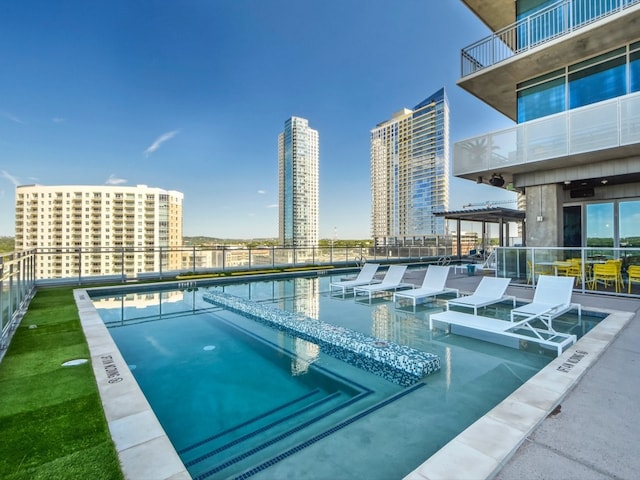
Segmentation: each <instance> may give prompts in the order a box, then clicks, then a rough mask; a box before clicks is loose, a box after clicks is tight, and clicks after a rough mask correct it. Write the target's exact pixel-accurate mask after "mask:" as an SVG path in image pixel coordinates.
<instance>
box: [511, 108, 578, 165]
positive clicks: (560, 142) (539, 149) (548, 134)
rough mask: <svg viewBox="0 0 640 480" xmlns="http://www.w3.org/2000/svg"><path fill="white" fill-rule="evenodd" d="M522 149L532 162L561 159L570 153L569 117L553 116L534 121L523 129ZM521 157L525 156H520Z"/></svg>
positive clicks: (520, 149)
mask: <svg viewBox="0 0 640 480" xmlns="http://www.w3.org/2000/svg"><path fill="white" fill-rule="evenodd" d="M522 132H523V136H524V137H525V138H524V139H523V140H522V147H523V148H518V150H519V151H522V152H527V155H526V159H527V160H528V161H530V162H535V161H540V160H546V159H549V158H556V157H561V156H563V155H567V153H568V149H569V146H568V135H567V116H566V115H564V114H561V115H553V116H550V117H545V118H543V119H539V120H535V121H532V122H530V123H528V124H526V128H523V129H522ZM520 156H521V157H522V156H524V155H520Z"/></svg>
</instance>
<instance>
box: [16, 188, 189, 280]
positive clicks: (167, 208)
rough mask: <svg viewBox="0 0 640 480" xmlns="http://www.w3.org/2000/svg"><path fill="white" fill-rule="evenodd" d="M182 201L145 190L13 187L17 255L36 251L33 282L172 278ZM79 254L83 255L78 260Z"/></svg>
mask: <svg viewBox="0 0 640 480" xmlns="http://www.w3.org/2000/svg"><path fill="white" fill-rule="evenodd" d="M182 202H183V194H182V193H180V192H176V191H167V190H162V189H160V188H151V187H147V186H146V185H138V186H136V187H123V186H87V185H65V186H43V185H22V186H18V187H16V225H15V242H16V250H18V251H19V250H27V249H33V248H37V249H38V252H39V253H40V255H38V265H37V266H36V278H64V277H70V276H78V275H82V276H102V275H110V274H116V275H119V274H121V273H123V272H124V273H125V274H126V275H127V276H136V275H137V274H139V273H142V272H157V271H160V270H161V269H162V270H165V271H167V270H177V269H179V268H180V264H181V254H180V252H179V251H171V249H170V248H167V250H166V251H165V253H164V254H163V255H161V254H160V251H159V250H158V249H159V247H177V246H181V245H182ZM78 251H81V252H82V253H83V254H82V255H78Z"/></svg>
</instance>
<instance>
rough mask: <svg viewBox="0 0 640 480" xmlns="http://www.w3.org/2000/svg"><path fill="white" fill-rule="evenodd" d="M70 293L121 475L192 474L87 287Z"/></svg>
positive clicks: (174, 477) (171, 478)
mask: <svg viewBox="0 0 640 480" xmlns="http://www.w3.org/2000/svg"><path fill="white" fill-rule="evenodd" d="M73 296H74V298H75V301H76V305H77V307H78V313H79V316H80V323H81V325H82V329H83V331H84V334H85V337H86V339H87V345H88V346H89V353H90V356H91V364H92V366H93V373H94V375H95V378H96V383H97V385H98V392H99V393H100V399H101V401H102V407H103V410H104V413H105V417H106V419H107V424H108V425H109V431H110V432H111V438H112V439H113V443H114V445H115V449H116V452H117V454H118V458H119V460H120V467H121V469H122V473H123V475H124V478H125V479H131V480H137V479H140V478H153V479H157V480H189V479H191V475H189V472H188V471H187V469H186V467H185V466H184V464H183V463H182V460H181V459H180V457H179V456H178V453H177V452H176V450H175V448H174V447H173V444H172V443H171V441H170V440H169V437H168V436H167V434H166V432H165V431H164V429H163V428H162V426H161V425H160V422H159V421H158V418H157V417H156V415H155V413H154V412H153V410H152V409H151V406H150V405H149V402H148V401H147V399H146V397H145V396H144V394H143V393H142V390H141V389H140V387H139V386H138V382H136V380H135V378H134V377H133V374H132V373H131V370H130V369H129V367H128V365H127V363H126V362H125V361H124V358H122V355H121V353H120V351H119V350H118V347H117V346H116V344H115V342H114V341H113V339H112V338H111V335H110V334H109V331H108V330H107V327H106V326H105V324H104V322H103V321H102V319H101V318H100V315H99V314H98V311H97V310H96V308H95V306H94V305H93V302H92V301H91V298H90V297H89V294H88V293H87V291H86V289H77V290H74V291H73Z"/></svg>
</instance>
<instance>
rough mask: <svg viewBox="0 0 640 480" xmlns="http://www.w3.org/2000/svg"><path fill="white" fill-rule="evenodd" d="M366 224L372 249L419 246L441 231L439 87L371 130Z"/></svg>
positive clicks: (445, 140) (445, 183) (444, 161)
mask: <svg viewBox="0 0 640 480" xmlns="http://www.w3.org/2000/svg"><path fill="white" fill-rule="evenodd" d="M371 196H372V207H371V225H372V234H373V238H374V241H375V244H376V245H379V246H382V245H420V244H423V243H424V241H425V238H426V237H427V236H433V235H443V234H444V233H445V225H444V218H442V217H435V216H434V215H432V212H434V211H442V210H447V208H448V205H449V105H448V101H447V96H446V94H445V91H444V88H442V89H440V90H438V91H437V92H436V93H434V94H433V95H431V96H430V97H428V98H426V99H425V100H423V101H422V102H420V103H419V104H418V105H416V106H415V107H414V108H413V110H409V109H407V108H404V109H402V110H400V111H399V112H396V113H394V114H393V116H392V118H391V119H390V120H387V121H385V122H382V123H380V124H378V125H377V126H376V128H374V129H373V130H372V131H371Z"/></svg>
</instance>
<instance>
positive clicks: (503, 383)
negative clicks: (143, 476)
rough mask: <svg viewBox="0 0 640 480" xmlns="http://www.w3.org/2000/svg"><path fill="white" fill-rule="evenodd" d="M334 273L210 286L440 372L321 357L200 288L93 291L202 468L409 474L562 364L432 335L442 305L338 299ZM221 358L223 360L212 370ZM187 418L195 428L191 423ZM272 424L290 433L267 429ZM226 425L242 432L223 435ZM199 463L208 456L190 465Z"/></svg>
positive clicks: (202, 473)
mask: <svg viewBox="0 0 640 480" xmlns="http://www.w3.org/2000/svg"><path fill="white" fill-rule="evenodd" d="M329 281H330V277H320V278H317V277H316V278H295V279H287V280H279V281H268V282H264V281H263V282H249V283H236V284H232V285H227V286H224V287H212V288H215V289H216V290H224V291H226V292H228V293H230V294H233V295H236V296H239V297H243V298H247V299H250V300H251V301H254V302H259V303H266V304H270V305H275V306H277V307H278V308H280V309H282V310H286V311H290V312H296V313H299V314H304V315H306V316H309V317H312V318H318V319H320V320H322V321H323V322H329V323H332V324H334V325H336V326H339V327H344V328H349V329H352V330H355V331H359V332H362V333H363V334H367V335H371V336H372V337H374V338H376V339H379V340H384V341H392V342H397V343H401V344H403V345H410V346H411V347H412V348H416V349H420V350H422V351H425V352H431V353H436V354H438V355H439V357H440V358H441V362H442V369H441V371H440V372H439V373H436V374H433V375H430V376H428V377H426V378H425V379H424V381H422V382H419V383H418V384H416V385H414V386H413V387H409V388H403V387H401V386H398V385H396V384H393V383H392V382H388V381H386V380H384V378H381V377H379V376H377V375H372V374H371V373H369V372H363V371H361V370H360V369H357V368H354V367H353V366H351V365H348V364H346V363H344V362H341V361H338V360H336V359H334V358H331V357H329V356H327V355H324V354H323V352H321V351H319V350H318V349H317V348H316V347H315V346H314V345H313V344H310V343H309V342H304V341H301V340H299V339H295V338H291V337H290V336H287V335H286V334H283V333H282V332H277V331H274V330H272V329H269V328H267V327H265V326H264V325H260V324H258V323H256V322H255V321H252V320H250V319H248V318H245V317H243V316H241V315H237V314H234V313H229V312H227V311H225V310H224V309H220V308H217V307H211V305H207V304H205V303H203V302H202V294H203V293H204V292H205V289H202V288H200V289H199V290H197V291H196V290H193V291H164V292H152V291H146V292H142V293H139V294H115V295H110V296H109V297H102V298H97V297H95V298H94V302H95V304H96V307H97V308H98V309H99V311H100V313H101V316H102V318H103V320H104V321H105V323H106V324H107V325H108V326H109V327H110V331H111V334H112V335H113V336H114V338H115V339H116V342H117V343H118V344H119V347H120V349H121V351H122V352H123V355H124V356H125V359H126V361H127V363H128V364H129V365H130V366H132V367H134V370H133V373H134V375H135V377H136V379H137V380H138V383H139V384H140V385H141V386H142V388H143V390H144V391H145V394H146V395H147V398H148V399H149V401H150V402H151V404H152V406H153V408H154V411H155V412H156V414H157V415H158V417H159V418H160V420H161V423H162V424H163V426H164V427H165V429H166V430H167V432H168V433H169V436H170V438H171V440H172V442H173V443H174V445H175V446H176V449H177V450H178V451H179V452H180V453H181V456H182V458H183V461H184V462H185V464H187V467H188V468H189V471H190V473H191V474H192V476H194V477H195V478H229V477H234V476H241V475H243V474H244V475H246V476H247V477H248V476H251V477H253V478H273V476H276V475H278V476H284V475H285V474H284V473H283V472H287V473H286V475H290V476H292V477H297V478H328V477H333V478H340V477H344V476H349V477H351V478H355V477H367V478H381V479H383V478H385V479H386V478H400V477H402V476H404V475H405V474H407V473H409V472H410V471H411V470H412V469H413V468H415V467H416V466H417V465H419V464H420V463H421V462H422V461H423V460H424V459H425V458H427V457H428V456H429V455H430V452H431V453H433V452H435V451H436V450H438V449H439V448H440V447H441V446H443V445H444V444H445V443H447V442H448V441H449V440H450V439H451V438H453V437H454V436H455V435H457V434H458V433H459V432H460V431H462V430H463V429H464V428H466V426H468V425H469V424H470V423H472V422H473V421H474V420H475V419H477V418H478V417H480V416H482V415H483V414H484V413H486V412H487V411H488V410H489V409H491V408H492V407H493V406H495V405H496V404H497V403H498V402H500V401H501V400H502V399H503V398H505V397H506V396H507V395H509V394H510V393H511V392H513V391H514V390H515V389H516V388H517V387H519V386H520V385H521V384H522V383H524V382H525V381H526V380H527V379H528V378H530V377H531V376H532V375H533V374H535V373H536V372H537V371H538V370H539V369H540V368H542V367H543V366H544V365H546V364H547V363H548V362H549V361H550V360H551V358H552V356H549V355H545V354H543V355H540V354H538V353H537V352H529V351H519V350H514V349H509V348H505V347H501V346H497V345H491V344H487V343H484V342H480V341H477V340H473V339H469V338H465V337H458V336H455V335H446V334H443V333H438V334H434V333H432V332H429V331H428V328H427V326H428V315H429V314H430V313H432V312H435V311H441V310H442V304H441V303H436V304H430V305H426V306H420V307H419V308H418V309H417V311H416V312H415V313H413V312H412V311H405V310H403V309H394V307H393V305H392V304H391V303H390V302H389V301H388V300H375V301H374V302H372V304H371V305H369V304H362V303H360V302H354V301H353V298H349V297H347V298H345V299H342V298H336V297H332V296H331V295H329V293H328V284H329ZM592 320H593V322H597V320H598V319H592ZM590 321H591V320H588V319H587V320H585V319H583V322H582V324H581V326H580V328H581V329H583V330H584V329H588V328H589V322H590ZM566 323H567V324H569V323H570V319H567V322H566ZM231 345H233V348H231V347H230V346H231ZM225 346H229V349H230V350H233V352H227V351H226V350H227V348H226V347H225ZM150 352H154V353H155V354H156V355H159V357H157V358H155V357H154V358H151V356H150ZM218 357H224V358H226V360H225V361H226V362H227V363H226V364H225V361H222V360H223V358H218ZM218 360H221V362H220V364H222V365H226V366H225V367H223V368H222V369H221V370H216V369H214V370H210V369H211V368H212V365H213V364H215V363H216V362H217V361H218ZM178 367H181V368H182V369H183V370H178ZM177 372H180V373H177ZM176 377H177V378H179V379H180V381H179V388H177V386H176V383H175V381H174V380H175V378H176ZM267 379H268V380H269V381H267ZM276 379H277V380H278V381H277V382H276V381H275V380H276ZM271 380H274V382H273V383H272V382H271ZM280 382H282V383H280ZM263 384H265V386H264V388H263V387H262V385H263ZM238 386H239V387H241V388H244V389H245V390H244V394H242V393H239V392H241V391H242V390H236V389H237V388H238ZM274 391H275V392H278V393H283V396H282V398H280V397H279V396H278V398H276V396H275V395H274V393H273V392H274ZM247 392H249V393H247ZM285 392H286V394H285ZM314 392H315V393H314ZM307 395H309V397H307ZM316 395H317V396H316ZM245 397H249V398H248V400H251V398H255V400H256V401H255V402H253V404H254V406H246V405H245V400H246V399H245ZM312 397H314V398H313V399H312ZM239 399H242V401H240V400H239ZM298 399H300V400H298ZM307 399H309V403H312V404H313V403H315V401H316V400H317V401H318V402H319V403H320V404H321V405H322V404H324V403H325V402H327V404H326V406H327V410H328V411H330V414H325V413H324V412H323V411H322V410H317V411H315V414H314V413H313V412H311V411H312V410H313V409H314V408H315V406H314V407H309V409H308V410H305V414H306V412H311V413H310V414H309V416H308V417H304V416H303V417H298V418H296V417H297V414H294V412H297V411H298V410H304V409H305V407H306V405H304V406H303V403H299V404H298V403H297V401H300V402H305V401H307ZM290 402H293V404H292V405H293V406H292V407H291V408H289V407H290ZM249 403H251V402H249ZM329 404H330V405H329ZM255 405H257V406H258V407H259V408H257V409H256V407H255ZM322 408H324V407H322ZM236 410H237V413H236ZM273 410H276V412H273ZM219 411H222V412H225V413H224V414H223V415H222V416H221V418H217V417H216V416H215V415H214V414H213V413H212V412H214V413H215V412H219ZM272 415H273V416H272ZM189 417H192V418H193V419H194V422H193V423H194V426H192V427H191V426H190V427H188V428H185V425H186V424H188V423H185V422H186V420H185V418H189ZM214 417H215V418H214ZM230 419H233V420H234V422H231V423H232V424H230V423H229V420H230ZM254 422H256V423H254ZM267 424H268V425H271V424H275V425H276V426H277V428H279V429H282V430H277V431H269V429H265V428H266V427H265V425H267ZM238 425H240V426H239V427H238ZM236 427H237V428H236ZM229 430H233V432H234V433H233V435H235V437H225V435H226V432H227V431H229ZM289 431H292V433H290V434H289V433H287V432H289ZM247 432H248V433H247ZM256 432H257V433H256ZM283 432H284V433H283ZM223 433H224V435H222V434H223ZM214 437H215V438H214ZM222 437H225V440H221V443H222V446H220V444H219V443H216V442H218V441H219V440H220V439H221V438H222ZM229 438H231V439H229ZM238 438H242V440H241V441H239V440H237V439H238ZM209 439H211V440H209ZM273 439H278V440H277V441H273V442H272V440H273ZM205 440H209V441H205ZM254 440H255V441H256V442H254ZM281 440H282V443H280V441H281ZM203 441H204V443H200V442H203ZM228 444H233V445H231V446H229V447H227V445H228ZM236 447H239V450H235V449H236ZM212 452H215V453H213V454H212V455H210V454H211V453H212ZM201 457H206V458H205V459H204V460H201V461H199V462H196V463H192V462H194V460H198V459H200V458H201ZM216 457H217V458H216ZM238 458H240V460H236V459H238ZM211 459H213V463H209V460H211ZM329 460H330V461H329ZM229 462H231V463H230V464H229V465H227V464H228V463H229ZM267 467H268V468H267Z"/></svg>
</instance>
